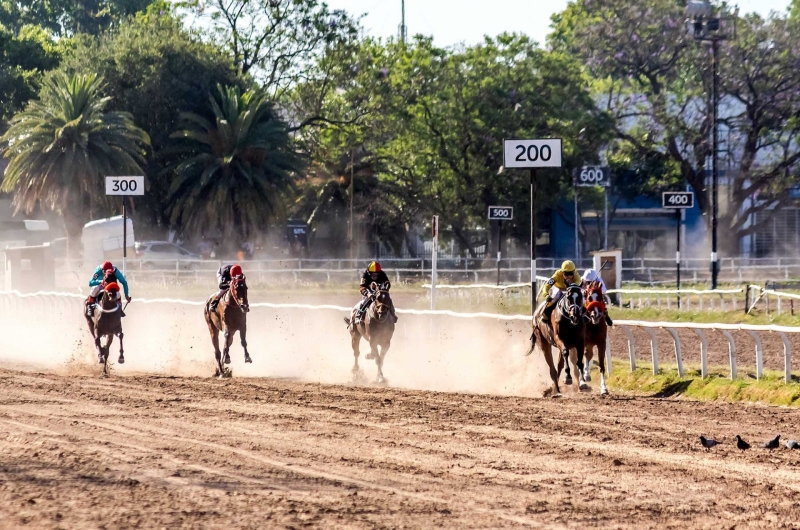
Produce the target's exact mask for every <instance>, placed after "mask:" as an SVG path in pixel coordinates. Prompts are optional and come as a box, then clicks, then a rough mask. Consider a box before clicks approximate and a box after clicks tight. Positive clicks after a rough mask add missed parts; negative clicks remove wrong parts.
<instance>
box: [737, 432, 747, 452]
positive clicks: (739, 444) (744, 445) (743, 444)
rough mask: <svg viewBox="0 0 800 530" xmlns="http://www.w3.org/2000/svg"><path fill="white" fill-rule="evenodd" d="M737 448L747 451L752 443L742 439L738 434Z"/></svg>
mask: <svg viewBox="0 0 800 530" xmlns="http://www.w3.org/2000/svg"><path fill="white" fill-rule="evenodd" d="M736 448H737V449H739V450H740V451H747V450H748V449H750V444H749V443H747V442H745V441H744V440H742V437H741V436H739V435H738V434H737V435H736Z"/></svg>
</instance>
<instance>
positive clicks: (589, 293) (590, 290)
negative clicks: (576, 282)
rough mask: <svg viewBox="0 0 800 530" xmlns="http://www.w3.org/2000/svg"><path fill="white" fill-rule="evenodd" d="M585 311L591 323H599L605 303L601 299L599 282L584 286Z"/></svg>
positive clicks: (601, 292) (604, 310) (601, 293)
mask: <svg viewBox="0 0 800 530" xmlns="http://www.w3.org/2000/svg"><path fill="white" fill-rule="evenodd" d="M584 305H585V308H586V313H587V314H588V315H589V318H590V319H591V321H592V324H595V325H596V324H599V323H600V319H601V318H602V316H603V314H604V313H605V312H606V303H605V300H604V299H603V290H602V288H601V287H600V284H599V283H597V282H592V283H590V284H589V286H588V287H587V288H586V295H585V302H584Z"/></svg>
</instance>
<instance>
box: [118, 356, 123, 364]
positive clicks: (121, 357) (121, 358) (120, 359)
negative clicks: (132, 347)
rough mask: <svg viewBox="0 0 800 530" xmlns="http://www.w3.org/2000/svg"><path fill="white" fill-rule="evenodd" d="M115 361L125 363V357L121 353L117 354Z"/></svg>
mask: <svg viewBox="0 0 800 530" xmlns="http://www.w3.org/2000/svg"><path fill="white" fill-rule="evenodd" d="M117 363H118V364H125V357H123V356H122V355H120V356H119V359H117Z"/></svg>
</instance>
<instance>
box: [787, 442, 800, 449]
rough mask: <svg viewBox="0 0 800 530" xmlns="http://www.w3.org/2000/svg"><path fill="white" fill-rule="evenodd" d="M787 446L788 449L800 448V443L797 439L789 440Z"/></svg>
mask: <svg viewBox="0 0 800 530" xmlns="http://www.w3.org/2000/svg"><path fill="white" fill-rule="evenodd" d="M786 448H787V449H800V443H798V442H797V440H789V441H788V442H786Z"/></svg>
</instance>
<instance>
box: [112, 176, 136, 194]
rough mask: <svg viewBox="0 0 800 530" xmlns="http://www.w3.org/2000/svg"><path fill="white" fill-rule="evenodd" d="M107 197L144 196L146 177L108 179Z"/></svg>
mask: <svg viewBox="0 0 800 530" xmlns="http://www.w3.org/2000/svg"><path fill="white" fill-rule="evenodd" d="M106 195H144V177H106Z"/></svg>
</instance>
